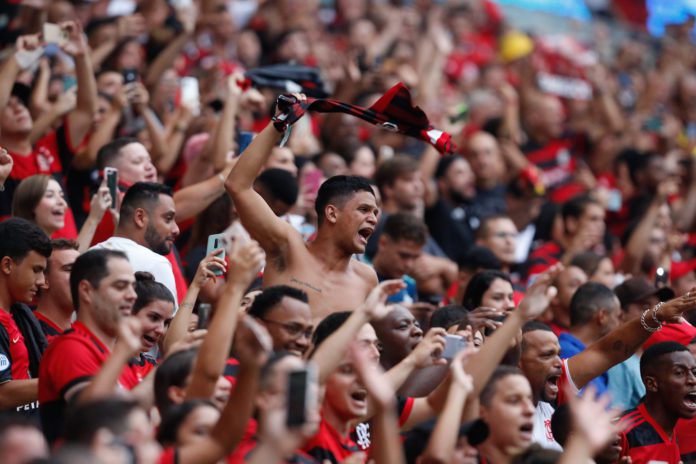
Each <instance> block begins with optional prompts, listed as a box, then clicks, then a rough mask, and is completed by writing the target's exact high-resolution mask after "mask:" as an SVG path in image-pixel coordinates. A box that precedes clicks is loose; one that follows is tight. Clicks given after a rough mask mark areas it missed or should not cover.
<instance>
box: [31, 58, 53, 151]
mask: <svg viewBox="0 0 696 464" xmlns="http://www.w3.org/2000/svg"><path fill="white" fill-rule="evenodd" d="M50 77H51V69H50V68H49V67H48V66H47V65H45V64H44V63H43V62H42V63H41V65H40V66H39V74H38V76H37V77H36V81H35V82H34V89H33V90H32V92H31V112H32V114H33V115H36V114H39V115H43V113H44V112H45V111H48V110H49V109H50V103H49V102H48V82H49V80H50ZM34 124H36V123H34ZM32 143H33V141H32Z"/></svg>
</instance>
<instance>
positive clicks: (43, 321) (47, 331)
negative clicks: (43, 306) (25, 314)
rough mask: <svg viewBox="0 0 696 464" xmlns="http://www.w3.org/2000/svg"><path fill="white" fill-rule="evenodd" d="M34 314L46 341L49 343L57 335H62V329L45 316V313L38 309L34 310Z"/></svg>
mask: <svg viewBox="0 0 696 464" xmlns="http://www.w3.org/2000/svg"><path fill="white" fill-rule="evenodd" d="M34 316H35V317H36V320H37V321H39V325H40V326H41V331H42V332H43V333H44V335H45V336H46V340H47V341H48V343H51V342H52V341H53V339H54V338H56V337H57V336H58V335H62V333H63V329H61V328H60V327H58V325H57V324H56V323H55V322H53V321H52V320H50V319H49V318H47V317H46V316H45V315H43V314H42V313H40V312H38V311H34Z"/></svg>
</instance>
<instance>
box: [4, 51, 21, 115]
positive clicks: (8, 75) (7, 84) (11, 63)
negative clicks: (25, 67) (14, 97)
mask: <svg viewBox="0 0 696 464" xmlns="http://www.w3.org/2000/svg"><path fill="white" fill-rule="evenodd" d="M19 70H20V69H19V63H17V59H16V58H15V57H14V56H12V57H10V58H9V59H8V60H7V61H5V63H4V64H3V65H2V67H0V108H5V107H6V106H7V104H8V103H9V102H10V94H11V93H12V86H13V85H14V81H15V79H16V78H17V74H19Z"/></svg>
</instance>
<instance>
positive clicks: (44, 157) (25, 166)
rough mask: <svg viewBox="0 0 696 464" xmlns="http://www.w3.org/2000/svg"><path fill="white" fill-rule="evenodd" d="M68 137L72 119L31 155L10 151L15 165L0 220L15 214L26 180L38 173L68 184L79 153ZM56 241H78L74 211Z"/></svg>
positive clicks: (38, 144)
mask: <svg viewBox="0 0 696 464" xmlns="http://www.w3.org/2000/svg"><path fill="white" fill-rule="evenodd" d="M68 134H69V130H68V118H64V124H63V126H61V127H59V128H58V129H56V130H55V131H51V132H49V133H48V134H46V135H45V136H44V137H43V138H41V139H40V140H39V141H38V142H36V144H34V147H33V150H32V151H31V153H28V154H23V153H16V152H9V154H10V155H11V156H12V159H13V160H14V166H13V167H12V172H11V173H10V175H9V177H8V178H7V180H6V181H5V191H4V192H3V194H2V195H0V219H2V218H4V217H8V216H9V215H11V214H12V197H13V195H14V191H15V189H16V188H17V186H18V185H19V183H20V182H21V181H22V180H23V179H26V178H27V177H29V176H33V175H35V174H47V175H50V176H52V177H53V178H54V179H55V180H56V181H57V182H58V183H59V184H61V185H64V182H63V180H64V176H65V173H66V171H67V168H68V167H69V166H70V161H71V160H72V158H73V155H74V153H75V151H76V150H75V148H74V147H73V146H72V144H71V143H70V141H69V140H68V139H69V135H68ZM53 238H71V239H75V238H77V227H76V225H75V219H74V217H73V214H72V210H71V209H70V208H68V209H67V211H66V215H65V226H63V228H62V229H61V230H59V231H57V232H56V233H55V234H54V235H53Z"/></svg>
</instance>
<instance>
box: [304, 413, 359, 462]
mask: <svg viewBox="0 0 696 464" xmlns="http://www.w3.org/2000/svg"><path fill="white" fill-rule="evenodd" d="M302 450H303V451H305V452H306V453H307V454H309V455H310V456H312V457H313V458H314V459H316V460H317V461H319V462H324V460H328V461H329V462H333V463H336V462H342V461H343V460H344V459H346V458H348V457H349V456H351V455H353V454H355V453H357V452H359V451H360V448H359V447H358V445H357V444H356V443H355V442H354V441H353V440H352V439H351V438H350V435H346V436H345V437H344V436H341V434H339V433H338V430H336V429H335V428H333V427H332V426H331V425H330V424H329V423H328V422H326V420H325V419H324V417H323V416H322V418H321V422H320V423H319V430H317V433H316V434H314V436H313V437H312V438H310V439H309V440H308V441H307V443H306V444H305V446H304V447H303V448H302Z"/></svg>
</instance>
